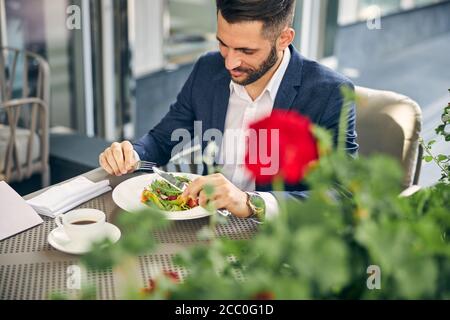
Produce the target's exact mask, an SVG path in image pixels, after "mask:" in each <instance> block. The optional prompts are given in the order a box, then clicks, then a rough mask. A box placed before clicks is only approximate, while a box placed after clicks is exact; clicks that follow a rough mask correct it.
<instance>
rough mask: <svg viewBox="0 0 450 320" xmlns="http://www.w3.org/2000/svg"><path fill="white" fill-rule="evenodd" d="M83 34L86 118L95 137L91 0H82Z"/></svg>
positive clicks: (91, 135)
mask: <svg viewBox="0 0 450 320" xmlns="http://www.w3.org/2000/svg"><path fill="white" fill-rule="evenodd" d="M81 6H82V17H83V18H82V20H81V21H82V32H83V33H82V35H83V71H84V72H83V74H84V102H85V103H84V104H85V105H84V107H85V119H86V135H87V136H88V137H93V136H94V134H95V132H94V92H93V87H94V84H93V80H92V76H93V74H92V58H91V53H92V47H91V19H90V8H89V0H82V2H81Z"/></svg>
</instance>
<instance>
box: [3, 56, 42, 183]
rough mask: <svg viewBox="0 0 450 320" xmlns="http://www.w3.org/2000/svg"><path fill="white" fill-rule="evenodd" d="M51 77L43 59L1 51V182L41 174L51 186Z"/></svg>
mask: <svg viewBox="0 0 450 320" xmlns="http://www.w3.org/2000/svg"><path fill="white" fill-rule="evenodd" d="M19 62H20V63H19ZM49 77H50V69H49V65H48V63H47V62H46V61H45V60H44V58H42V57H41V56H39V55H37V54H35V53H32V52H28V51H23V50H19V49H15V48H7V47H5V48H0V180H5V181H7V182H15V181H22V180H24V179H27V178H29V177H30V176H31V175H33V174H35V173H41V175H42V186H43V187H45V186H48V185H49V182H50V171H49V164H48V158H49V133H48V132H49V130H48V128H49V120H48V118H49V115H48V103H49V96H50V88H49Z"/></svg>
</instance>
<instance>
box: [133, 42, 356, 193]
mask: <svg viewBox="0 0 450 320" xmlns="http://www.w3.org/2000/svg"><path fill="white" fill-rule="evenodd" d="M289 49H290V50H291V60H290V62H289V65H288V68H287V70H286V73H285V75H284V77H283V80H282V82H281V85H280V88H279V90H278V93H277V96H276V99H275V102H274V109H286V110H295V111H297V112H299V113H300V114H302V115H304V116H307V117H309V118H310V120H311V121H312V122H314V123H315V124H317V125H319V126H322V127H324V128H326V129H329V130H332V131H333V133H334V139H335V143H336V141H337V134H338V123H339V115H340V112H341V108H342V104H343V98H342V96H341V93H340V88H341V86H343V85H347V86H349V87H350V88H352V89H353V88H354V87H353V84H352V83H351V82H350V80H348V79H347V78H346V77H344V76H342V75H340V74H338V73H336V72H335V71H333V70H331V69H329V68H327V67H325V66H323V65H320V64H319V63H317V62H315V61H311V60H308V59H306V58H304V57H303V56H301V55H300V54H299V52H298V51H297V50H296V49H295V48H294V47H293V46H290V47H289ZM230 81H231V77H230V74H229V72H228V70H226V68H225V64H224V59H223V58H222V56H221V55H220V53H219V52H211V53H207V54H205V55H204V56H202V57H201V58H199V60H198V61H197V62H196V64H195V66H194V68H193V71H192V73H191V74H190V76H189V78H188V80H187V81H186V83H185V84H184V86H183V88H182V89H181V92H180V93H179V94H178V96H177V100H176V102H175V103H173V104H172V105H171V106H170V110H169V112H168V113H167V114H166V115H165V116H164V118H163V119H162V120H161V121H160V122H159V124H158V125H156V126H155V127H154V128H153V129H151V130H150V131H149V132H148V133H147V134H146V135H144V136H143V137H141V138H140V139H139V140H138V141H136V142H135V143H133V145H134V148H135V150H136V152H137V153H138V154H139V156H140V158H141V159H142V160H147V161H153V162H156V163H157V164H159V165H165V164H166V163H167V162H168V161H169V159H170V157H171V153H172V148H173V147H174V146H176V145H177V144H178V143H179V141H171V135H172V132H173V131H174V130H176V129H179V128H184V129H186V130H188V131H189V133H190V134H191V135H192V137H194V121H202V131H203V132H205V131H206V130H208V129H212V128H215V129H218V130H220V132H223V131H224V126H225V118H226V113H227V108H228V100H229V98H230ZM355 118H356V115H355V106H354V105H353V106H351V107H350V112H349V117H348V129H347V137H346V140H347V141H346V142H347V151H348V152H349V153H352V154H353V153H356V152H357V150H358V144H357V143H356V132H355ZM200 141H201V140H200ZM206 143H207V142H206V141H203V143H202V147H203V149H204V148H205V147H206ZM270 189H271V186H267V185H257V186H256V190H257V191H271V190H270ZM306 189H307V188H306V187H305V186H304V185H301V184H299V185H286V186H285V190H286V192H283V193H277V192H274V195H275V196H276V197H291V196H297V197H304V196H305V193H304V192H303V191H304V190H306Z"/></svg>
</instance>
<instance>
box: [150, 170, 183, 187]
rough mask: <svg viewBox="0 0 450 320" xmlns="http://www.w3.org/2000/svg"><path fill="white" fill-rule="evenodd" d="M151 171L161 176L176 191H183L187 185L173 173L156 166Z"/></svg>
mask: <svg viewBox="0 0 450 320" xmlns="http://www.w3.org/2000/svg"><path fill="white" fill-rule="evenodd" d="M153 172H154V173H156V174H157V175H159V176H160V177H161V178H163V179H164V180H165V181H166V182H167V183H168V184H170V185H171V186H172V187H174V188H175V189H177V190H178V191H181V192H183V191H184V190H185V189H186V187H187V184H186V183H185V182H181V181H179V180H178V179H177V178H175V177H174V176H173V175H171V174H170V173H167V172H165V171H164V170H161V169H158V168H157V167H153Z"/></svg>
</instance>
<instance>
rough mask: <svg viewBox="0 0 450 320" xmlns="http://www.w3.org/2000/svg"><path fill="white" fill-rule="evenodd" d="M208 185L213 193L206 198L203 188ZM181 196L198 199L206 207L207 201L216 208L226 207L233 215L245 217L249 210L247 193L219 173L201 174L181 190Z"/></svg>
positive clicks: (247, 215)
mask: <svg viewBox="0 0 450 320" xmlns="http://www.w3.org/2000/svg"><path fill="white" fill-rule="evenodd" d="M206 185H209V186H211V187H212V188H213V194H212V195H211V196H210V197H209V198H208V196H207V195H206V192H205V190H204V188H205V186H206ZM183 197H191V198H192V199H197V198H198V199H199V205H201V206H202V207H206V205H207V203H208V201H212V205H213V206H214V208H216V209H227V210H228V211H230V212H231V213H232V214H233V215H235V216H237V217H240V218H247V217H249V216H250V214H251V211H250V208H249V207H248V205H247V194H246V193H245V192H244V191H241V190H240V189H239V188H237V187H236V186H235V185H234V184H232V183H231V182H230V181H229V180H228V179H227V178H225V177H224V176H223V174H221V173H215V174H212V175H208V176H203V177H200V178H197V179H195V180H194V181H192V182H191V183H190V184H189V186H188V187H187V188H186V190H185V191H184V192H183Z"/></svg>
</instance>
